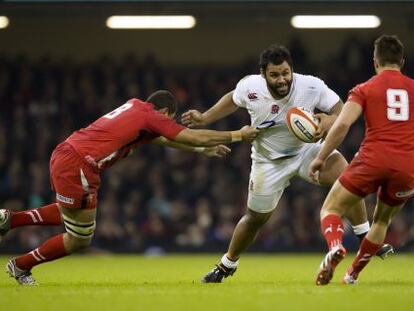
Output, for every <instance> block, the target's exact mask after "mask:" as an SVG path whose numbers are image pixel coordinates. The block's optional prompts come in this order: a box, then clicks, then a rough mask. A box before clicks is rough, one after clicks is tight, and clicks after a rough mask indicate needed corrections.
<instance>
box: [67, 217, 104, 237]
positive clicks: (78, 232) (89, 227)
mask: <svg viewBox="0 0 414 311" xmlns="http://www.w3.org/2000/svg"><path fill="white" fill-rule="evenodd" d="M63 222H64V224H65V228H66V232H67V233H69V234H70V235H72V236H74V237H76V238H78V239H90V238H92V236H93V232H94V231H95V227H96V221H95V220H94V221H91V222H79V221H76V220H73V219H71V218H69V217H68V216H66V215H63Z"/></svg>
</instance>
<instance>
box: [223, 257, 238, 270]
mask: <svg viewBox="0 0 414 311" xmlns="http://www.w3.org/2000/svg"><path fill="white" fill-rule="evenodd" d="M221 263H222V264H223V265H224V266H225V267H226V268H229V269H235V268H237V266H238V265H239V260H236V261H232V260H230V259H228V258H227V254H224V255H223V257H222V258H221Z"/></svg>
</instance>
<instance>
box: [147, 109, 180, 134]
mask: <svg viewBox="0 0 414 311" xmlns="http://www.w3.org/2000/svg"><path fill="white" fill-rule="evenodd" d="M146 118H147V128H148V129H149V130H150V131H152V132H153V133H156V134H158V135H160V136H164V137H166V138H168V139H171V140H173V139H174V138H175V137H176V136H177V135H178V134H179V133H180V132H181V131H183V130H185V129H186V127H185V126H182V125H180V124H178V123H177V122H175V121H174V120H173V119H171V118H169V117H167V116H165V115H163V114H162V113H159V112H157V111H154V110H153V111H151V112H149V113H148V115H147V116H146Z"/></svg>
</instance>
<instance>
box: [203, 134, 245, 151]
mask: <svg viewBox="0 0 414 311" xmlns="http://www.w3.org/2000/svg"><path fill="white" fill-rule="evenodd" d="M197 134H198V140H197V141H196V146H204V147H212V146H216V145H221V144H229V143H233V142H238V141H241V140H242V134H241V132H240V131H224V132H222V131H220V132H219V131H213V130H197Z"/></svg>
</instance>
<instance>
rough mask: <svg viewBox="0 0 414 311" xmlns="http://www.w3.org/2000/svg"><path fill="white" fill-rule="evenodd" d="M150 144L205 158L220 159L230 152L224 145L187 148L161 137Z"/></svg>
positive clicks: (187, 146)
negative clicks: (200, 155)
mask: <svg viewBox="0 0 414 311" xmlns="http://www.w3.org/2000/svg"><path fill="white" fill-rule="evenodd" d="M152 143H153V144H156V145H161V146H167V147H171V148H175V149H179V150H183V151H189V152H197V153H201V154H203V155H205V156H207V157H218V158H221V157H224V156H226V155H227V154H229V153H230V152H231V149H230V148H229V147H227V146H225V145H218V146H213V147H197V146H189V145H185V144H181V143H177V142H174V141H172V140H169V139H168V138H165V137H163V136H160V137H158V138H156V139H154V140H153V141H152Z"/></svg>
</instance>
